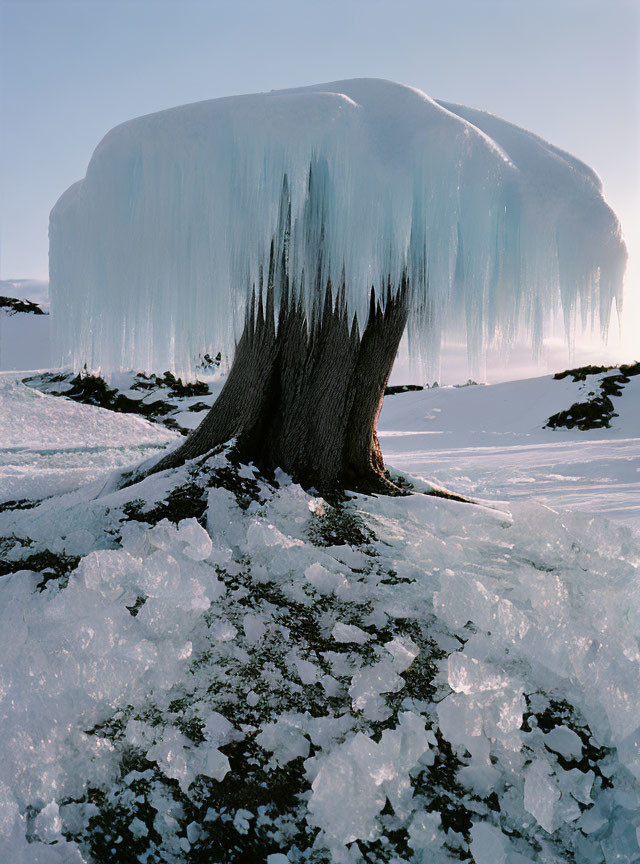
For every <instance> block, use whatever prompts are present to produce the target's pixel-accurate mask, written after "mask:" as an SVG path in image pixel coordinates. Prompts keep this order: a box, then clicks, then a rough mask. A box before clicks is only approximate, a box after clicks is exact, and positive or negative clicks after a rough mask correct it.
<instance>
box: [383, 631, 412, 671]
mask: <svg viewBox="0 0 640 864" xmlns="http://www.w3.org/2000/svg"><path fill="white" fill-rule="evenodd" d="M384 647H385V648H386V649H387V651H388V652H389V654H391V656H392V657H393V665H394V667H395V668H396V671H398V672H404V671H405V670H406V669H408V668H409V666H411V664H412V663H413V661H414V660H415V659H416V657H417V656H418V654H419V653H420V649H419V648H418V646H417V645H416V643H415V642H414V641H413V639H412V638H411V636H396V637H395V639H392V640H391V642H387V643H385V646H384Z"/></svg>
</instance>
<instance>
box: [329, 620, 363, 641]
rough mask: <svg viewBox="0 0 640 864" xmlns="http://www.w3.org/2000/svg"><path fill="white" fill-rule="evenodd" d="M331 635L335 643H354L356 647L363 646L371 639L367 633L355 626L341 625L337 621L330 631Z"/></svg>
mask: <svg viewBox="0 0 640 864" xmlns="http://www.w3.org/2000/svg"><path fill="white" fill-rule="evenodd" d="M331 635H332V636H333V638H334V639H335V640H336V642H342V643H345V642H355V643H356V644H357V645H364V643H365V642H368V641H369V639H371V636H370V635H369V634H368V633H365V631H364V630H361V629H360V627H356V626H355V624H342V623H341V622H340V621H338V622H337V623H336V625H335V627H334V628H333V630H332V631H331Z"/></svg>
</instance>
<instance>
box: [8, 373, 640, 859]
mask: <svg viewBox="0 0 640 864" xmlns="http://www.w3.org/2000/svg"><path fill="white" fill-rule="evenodd" d="M22 377H24V375H22V376H17V375H8V374H7V375H4V376H2V378H1V379H0V398H1V399H2V404H1V405H0V458H1V459H2V460H3V465H2V472H3V473H2V475H0V480H1V481H2V485H1V488H2V491H3V496H4V498H5V499H6V498H10V499H13V500H16V499H28V498H33V497H34V496H37V497H43V496H49V497H47V499H46V500H44V501H43V502H42V503H41V504H40V505H38V506H35V507H29V508H28V509H18V510H15V509H6V508H5V509H4V510H3V511H1V512H0V538H5V539H4V540H0V563H2V562H4V566H5V571H6V570H8V571H9V572H8V573H7V575H5V576H2V577H0V657H1V658H2V667H1V669H0V723H1V725H2V736H0V860H1V861H3V862H4V861H7V862H9V861H10V862H22V864H72V862H73V864H80V862H81V861H86V862H100V864H102V862H105V864H106V862H122V864H133V862H138V861H139V862H141V864H160V862H167V864H169V862H171V864H186V862H191V861H206V862H207V864H209V862H212V864H213V862H218V861H221V862H222V861H224V862H242V864H245V862H256V864H259V862H265V864H307V862H309V864H311V862H313V864H356V862H363V864H365V862H366V864H372V862H375V864H427V862H428V864H444V862H451V861H460V860H463V861H469V862H474V864H527V862H529V864H533V862H543V864H565V862H567V861H575V862H577V864H612V862H617V864H623V862H627V864H631V862H639V861H640V844H639V839H640V834H638V831H640V695H639V694H640V652H639V648H638V644H639V643H638V628H639V626H640V605H639V603H640V578H639V572H638V571H639V567H640V540H639V535H638V534H637V533H636V532H635V531H634V530H632V529H631V528H630V527H629V524H619V521H618V520H619V517H620V518H622V519H623V520H624V521H625V522H628V523H631V522H634V521H636V520H637V508H638V501H637V498H638V496H637V491H638V481H637V473H638V472H637V467H638V464H639V458H640V434H639V424H638V419H639V416H638V414H639V412H638V402H639V399H638V397H639V396H640V393H639V392H638V384H640V376H636V377H635V378H632V379H631V380H630V381H629V383H628V384H626V386H625V387H624V391H623V394H622V396H620V397H617V398H616V397H614V399H613V401H614V403H615V406H616V408H617V409H618V413H619V415H620V416H619V417H617V418H614V419H613V424H612V428H611V429H602V430H592V431H589V432H576V431H573V432H572V431H569V430H562V429H560V430H555V431H552V430H549V429H546V430H545V429H542V428H541V427H542V424H543V423H544V422H545V420H546V419H547V418H548V417H549V416H550V415H551V414H553V413H556V412H558V411H561V410H564V409H566V408H568V407H569V406H570V405H571V404H572V403H573V402H575V401H578V400H580V399H584V398H586V396H587V395H588V393H590V392H594V390H595V389H596V386H597V380H596V379H595V378H594V379H591V378H587V380H586V381H585V382H583V383H574V382H573V381H572V380H571V379H570V378H567V379H564V380H560V381H554V380H552V379H551V378H549V377H545V378H541V379H534V380H529V381H525V382H513V383H510V384H505V385H495V386H492V387H482V386H477V387H468V388H460V389H454V388H452V389H438V390H431V391H422V392H418V393H405V394H399V395H395V396H390V397H388V398H387V399H386V402H385V407H384V409H383V414H382V417H381V423H380V433H381V441H382V446H383V450H384V453H385V457H386V459H387V462H388V463H389V464H390V465H393V466H395V467H396V468H398V469H400V470H402V471H411V472H413V473H414V474H417V475H422V476H424V477H425V478H427V479H429V480H438V481H440V482H442V483H443V484H446V485H448V486H449V487H452V488H453V489H455V490H456V491H464V492H469V493H472V494H474V495H475V496H478V497H482V498H484V499H490V500H488V501H487V504H488V505H489V506H478V505H471V504H463V503H459V502H455V501H449V500H444V499H441V498H434V497H430V496H426V495H422V494H420V491H421V488H423V487H422V486H421V484H420V481H419V480H416V494H413V495H411V496H408V497H403V498H396V499H391V498H375V497H373V498H371V497H366V496H355V497H354V498H352V499H351V500H350V501H348V502H346V503H343V504H336V503H334V504H333V505H331V504H329V503H327V502H323V501H322V500H321V499H319V498H317V497H314V496H313V495H309V494H307V493H305V492H303V491H302V490H301V489H300V488H299V487H297V486H295V485H294V484H291V483H290V481H289V480H288V479H287V478H286V477H285V476H280V478H279V483H277V484H274V483H269V482H267V481H265V480H264V478H261V477H260V476H259V475H258V474H257V472H256V471H255V470H254V469H252V468H251V467H250V466H234V465H232V464H230V463H229V462H228V461H227V457H226V456H225V454H224V453H221V454H218V455H216V456H213V457H211V458H210V459H209V460H201V462H202V464H200V465H196V464H193V465H186V466H183V467H182V468H180V469H177V470H175V471H171V472H164V473H162V474H158V475H155V476H152V477H149V478H147V479H146V480H145V481H143V483H141V484H138V485H135V486H132V487H129V488H126V489H123V490H121V491H111V492H108V491H107V489H106V488H105V480H106V479H107V478H108V477H109V475H110V474H111V472H113V470H114V468H121V467H123V466H125V465H127V464H132V463H135V462H137V461H139V460H140V459H142V458H144V457H146V456H148V455H150V454H152V453H154V452H157V450H158V447H159V446H160V445H162V444H164V443H170V442H171V441H176V440H178V438H177V435H176V434H175V433H174V432H171V431H170V430H167V429H166V428H165V427H163V426H162V425H154V424H151V423H149V422H147V421H146V420H144V419H142V418H140V417H137V416H134V415H126V414H116V413H113V412H109V411H106V410H104V409H101V408H97V407H94V406H89V405H82V404H77V403H75V402H73V401H71V400H68V399H65V398H61V397H55V396H52V395H46V394H40V393H38V392H37V391H35V390H34V389H33V387H31V388H29V387H27V386H25V385H24V384H23V383H22V382H21V378H22ZM600 377H601V376H600ZM598 380H599V379H598ZM207 398H209V399H210V398H212V397H207ZM195 414H197V412H188V411H186V410H185V416H187V415H191V416H194V415H195ZM176 416H179V415H176ZM100 448H102V449H100ZM52 463H54V466H55V470H52V469H51V468H50V466H51V464H52ZM614 468H615V469H616V471H617V474H615V473H614ZM616 476H617V477H619V482H616V481H615V478H616ZM571 477H576V478H578V479H577V480H576V481H572V480H569V479H567V478H571ZM607 478H609V479H607ZM88 480H91V482H88V483H87V481H88ZM5 481H8V482H10V483H11V487H10V488H11V494H10V495H4V492H5V489H6V488H8V487H7V486H6V483H5ZM589 484H591V485H592V487H593V490H594V495H593V498H592V499H590V498H589V495H588V489H589ZM634 484H635V485H634ZM110 488H112V487H110ZM576 489H581V490H582V491H581V492H580V494H581V496H582V498H581V500H576V497H575V493H576ZM634 489H635V492H634ZM60 492H65V493H66V494H62V495H61V494H59V493H60ZM634 494H635V502H634ZM536 499H538V500H536ZM540 501H545V502H547V503H551V504H552V506H553V508H555V509H550V507H548V506H545V504H544V503H540ZM576 510H581V511H584V512H575V511H576ZM572 511H573V512H572ZM603 512H606V513H608V514H610V515H615V517H616V520H617V521H611V522H609V521H607V520H605V519H604V518H602V513H603ZM176 523H177V524H176Z"/></svg>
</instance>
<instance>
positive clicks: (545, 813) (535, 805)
mask: <svg viewBox="0 0 640 864" xmlns="http://www.w3.org/2000/svg"><path fill="white" fill-rule="evenodd" d="M559 798H560V792H559V790H558V784H557V782H556V780H555V778H553V777H552V776H551V768H550V766H549V765H548V763H547V762H545V760H544V759H536V760H535V761H534V762H532V763H531V765H529V767H528V768H527V769H526V772H525V777H524V809H525V810H527V812H529V813H531V815H532V816H533V818H534V819H535V820H536V821H537V822H538V824H539V825H541V826H542V827H543V828H544V830H545V831H548V832H549V834H552V833H553V832H554V831H555V829H556V818H555V815H556V814H555V804H556V802H557V801H558V800H559Z"/></svg>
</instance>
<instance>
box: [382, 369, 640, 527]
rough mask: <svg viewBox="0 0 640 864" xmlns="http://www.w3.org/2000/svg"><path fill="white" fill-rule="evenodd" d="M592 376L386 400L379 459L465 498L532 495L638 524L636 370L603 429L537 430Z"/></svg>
mask: <svg viewBox="0 0 640 864" xmlns="http://www.w3.org/2000/svg"><path fill="white" fill-rule="evenodd" d="M601 377H602V376H589V377H588V378H587V380H586V381H585V382H583V383H582V384H577V383H574V382H573V381H572V380H571V378H565V379H562V380H560V381H555V380H553V378H552V377H551V376H544V377H541V378H529V379H526V380H524V381H512V382H508V383H505V384H495V385H492V386H490V387H482V386H477V387H464V388H449V387H447V388H438V389H436V390H423V391H419V392H408V393H402V394H398V395H396V396H393V397H389V398H387V399H386V400H385V403H384V407H383V409H382V413H381V415H380V422H379V429H378V434H379V437H380V443H381V446H382V450H383V453H384V455H385V459H386V461H387V462H388V463H390V464H391V465H393V466H395V467H397V468H398V469H400V470H401V471H407V472H409V473H411V474H416V475H418V476H420V477H423V478H425V479H428V480H430V481H434V482H438V483H440V484H441V485H443V486H447V487H449V488H450V489H455V490H456V491H458V492H463V493H465V494H468V495H475V496H478V497H481V498H489V499H495V498H498V499H505V500H507V501H515V500H520V499H528V500H532V499H535V500H537V501H541V502H543V503H545V504H548V505H549V506H550V507H554V508H557V509H558V510H581V511H584V512H586V513H598V514H602V515H604V516H607V517H608V518H610V519H615V520H617V521H625V522H627V523H629V524H631V525H634V526H635V527H636V528H640V376H636V377H633V378H631V380H630V381H629V383H628V384H627V385H626V387H625V391H624V393H623V395H622V396H621V397H620V398H619V399H616V398H615V397H614V399H613V402H614V405H615V406H616V407H617V410H618V412H619V415H620V416H619V417H614V418H613V420H612V424H611V428H610V429H592V430H587V431H580V430H577V429H573V430H570V429H545V428H543V426H544V424H545V422H546V421H547V419H548V418H549V417H550V416H551V415H552V414H555V413H556V412H558V411H562V410H564V409H567V408H568V407H569V406H570V405H571V404H572V403H573V402H576V401H579V400H583V399H584V398H585V395H586V394H588V393H590V392H592V391H593V388H594V386H595V385H594V382H595V381H597V380H599V379H600V378H601Z"/></svg>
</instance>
